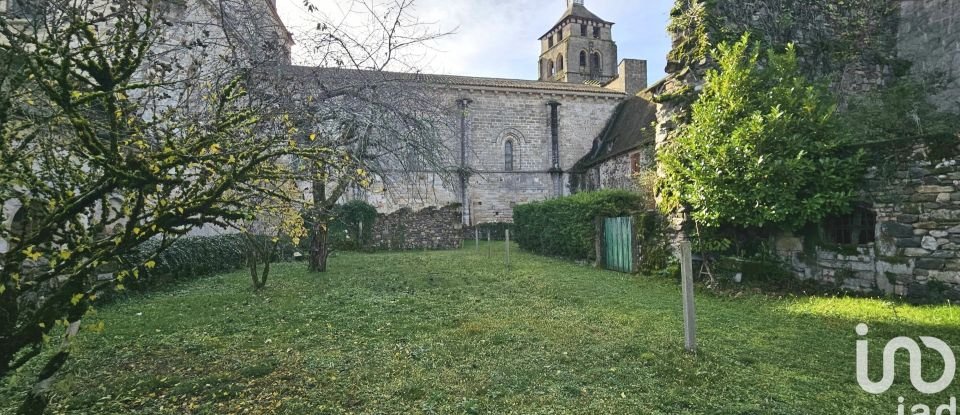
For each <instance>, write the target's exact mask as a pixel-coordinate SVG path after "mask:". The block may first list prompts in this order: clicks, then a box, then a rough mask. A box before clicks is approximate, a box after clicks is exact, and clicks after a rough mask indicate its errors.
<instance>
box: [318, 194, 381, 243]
mask: <svg viewBox="0 0 960 415" xmlns="http://www.w3.org/2000/svg"><path fill="white" fill-rule="evenodd" d="M332 213H333V220H332V221H330V233H329V239H328V241H329V243H330V246H331V247H332V248H333V249H336V250H342V251H362V250H364V249H366V248H368V247H369V246H370V240H371V239H372V238H373V224H374V223H375V222H376V221H377V216H378V213H377V208H375V207H373V205H371V204H369V203H367V202H364V201H362V200H352V201H349V202H347V203H344V204H342V205H337V206H335V207H334V208H333V212H332ZM361 229H362V230H363V233H362V234H361ZM304 239H309V238H304Z"/></svg>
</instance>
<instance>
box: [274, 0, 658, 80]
mask: <svg viewBox="0 0 960 415" xmlns="http://www.w3.org/2000/svg"><path fill="white" fill-rule="evenodd" d="M310 1H312V2H313V4H314V5H316V6H318V7H319V9H320V13H322V14H323V16H324V17H320V19H324V18H325V19H332V20H338V19H341V18H342V17H343V16H344V15H349V14H350V13H347V10H346V9H347V8H348V7H349V4H350V3H351V1H350V0H310ZM374 1H375V0H374ZM566 2H567V0H509V1H508V0H415V3H414V9H413V10H412V15H413V16H415V18H416V19H417V20H418V21H419V22H421V23H423V24H426V25H429V27H430V28H432V29H434V32H444V33H445V32H452V33H451V34H450V35H448V36H445V37H443V38H441V39H438V40H434V41H432V42H430V43H429V44H428V45H425V46H423V47H420V48H419V49H418V51H417V52H416V53H415V54H413V56H415V58H414V59H415V62H413V65H414V66H415V67H416V68H418V69H419V70H420V71H422V72H426V73H439V74H450V75H467V76H481V77H494V78H512V79H535V78H536V77H537V61H538V59H539V55H540V43H539V41H538V40H537V39H539V38H540V36H542V35H543V34H544V33H546V32H547V30H549V29H551V28H552V26H553V25H554V24H555V23H556V22H557V20H559V18H560V16H561V15H562V14H563V12H564V11H565V10H566V4H567V3H566ZM673 3H674V1H673V0H585V5H586V6H587V8H588V9H590V11H592V12H593V13H594V14H596V15H598V16H600V17H601V18H602V19H605V20H607V21H613V22H615V23H616V25H614V27H613V30H614V32H613V36H614V41H616V42H617V47H618V49H619V58H620V59H625V58H631V59H645V60H647V61H648V64H647V67H648V82H649V83H651V84H652V83H654V82H656V81H658V80H659V79H660V78H662V77H663V76H664V71H663V70H664V67H665V66H666V55H667V52H668V51H669V49H670V38H669V36H668V35H667V33H666V26H667V20H668V19H669V12H670V8H671V7H672V6H673ZM303 4H304V0H278V1H277V8H278V11H279V13H280V16H281V18H282V19H283V21H284V23H285V24H286V25H287V27H288V28H289V29H290V31H291V32H293V33H295V34H296V33H299V32H303V31H305V30H309V29H310V28H313V27H316V22H317V21H318V17H317V16H314V15H311V14H310V13H308V12H307V11H306V9H305V8H304V5H303ZM352 13H353V14H357V13H358V12H357V11H356V10H354V11H353V12H352ZM295 55H297V53H296V50H295ZM301 63H303V62H301Z"/></svg>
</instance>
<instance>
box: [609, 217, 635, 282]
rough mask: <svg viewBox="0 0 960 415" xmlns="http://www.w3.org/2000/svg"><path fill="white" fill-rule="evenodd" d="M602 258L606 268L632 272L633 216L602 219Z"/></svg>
mask: <svg viewBox="0 0 960 415" xmlns="http://www.w3.org/2000/svg"><path fill="white" fill-rule="evenodd" d="M603 259H604V264H605V265H606V267H607V269H609V270H613V271H620V272H633V218H632V217H622V218H606V219H604V221H603Z"/></svg>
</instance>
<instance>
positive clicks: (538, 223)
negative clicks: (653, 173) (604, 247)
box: [513, 190, 643, 260]
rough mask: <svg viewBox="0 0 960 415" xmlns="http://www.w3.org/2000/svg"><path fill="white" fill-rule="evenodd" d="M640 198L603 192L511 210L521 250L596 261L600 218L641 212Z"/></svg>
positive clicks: (525, 205) (633, 194)
mask: <svg viewBox="0 0 960 415" xmlns="http://www.w3.org/2000/svg"><path fill="white" fill-rule="evenodd" d="M642 202H643V198H642V196H640V195H638V194H635V193H631V192H627V191H622V190H604V191H599V192H590V193H578V194H576V195H573V196H569V197H564V198H559V199H552V200H547V201H544V202H537V203H528V204H523V205H519V206H517V207H516V208H515V209H514V210H513V223H514V229H515V230H514V232H515V233H516V241H517V243H518V244H520V248H522V249H524V250H527V251H530V252H533V253H537V254H541V255H548V256H556V257H563V258H570V259H588V260H593V259H596V248H595V246H594V240H595V238H596V227H595V222H594V220H595V219H596V218H601V217H618V216H628V215H633V214H634V213H636V212H638V211H639V210H641V206H642V205H643V204H642Z"/></svg>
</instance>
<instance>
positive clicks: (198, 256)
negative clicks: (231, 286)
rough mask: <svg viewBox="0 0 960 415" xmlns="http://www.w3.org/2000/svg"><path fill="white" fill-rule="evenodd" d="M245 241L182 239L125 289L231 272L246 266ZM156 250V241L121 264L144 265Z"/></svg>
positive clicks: (238, 238)
mask: <svg viewBox="0 0 960 415" xmlns="http://www.w3.org/2000/svg"><path fill="white" fill-rule="evenodd" d="M244 238H245V237H244V236H243V235H240V234H233V235H218V236H194V237H184V238H181V239H180V240H177V241H176V242H174V243H173V244H172V245H171V246H169V247H168V248H167V249H165V250H164V251H163V252H162V253H160V255H159V256H158V257H157V258H156V259H155V260H154V262H155V263H156V265H155V266H154V267H153V268H152V269H147V268H141V269H140V270H139V276H138V277H137V278H133V279H129V278H128V279H126V280H124V285H125V286H126V287H127V288H131V289H146V288H148V287H150V286H153V285H156V284H160V283H162V282H168V281H173V280H179V279H189V278H196V277H202V276H208V275H213V274H218V273H223V272H229V271H234V270H236V269H238V268H240V267H242V266H244V265H245V264H246V258H247V256H246V252H245V249H246V248H245V247H246V245H245V244H246V241H245V239H244ZM264 238H266V236H264ZM286 245H289V243H288V244H286ZM159 246H160V241H159V240H155V239H154V240H150V241H147V242H145V243H143V244H142V245H141V246H140V247H138V248H137V250H136V251H134V252H132V253H131V254H129V255H126V256H125V257H124V262H125V263H126V264H130V265H134V266H135V265H139V264H143V263H145V262H146V261H147V260H149V259H150V257H151V256H152V255H153V254H154V253H155V252H156V251H157V248H159ZM281 251H282V252H286V251H290V249H281ZM278 259H279V258H278Z"/></svg>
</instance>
